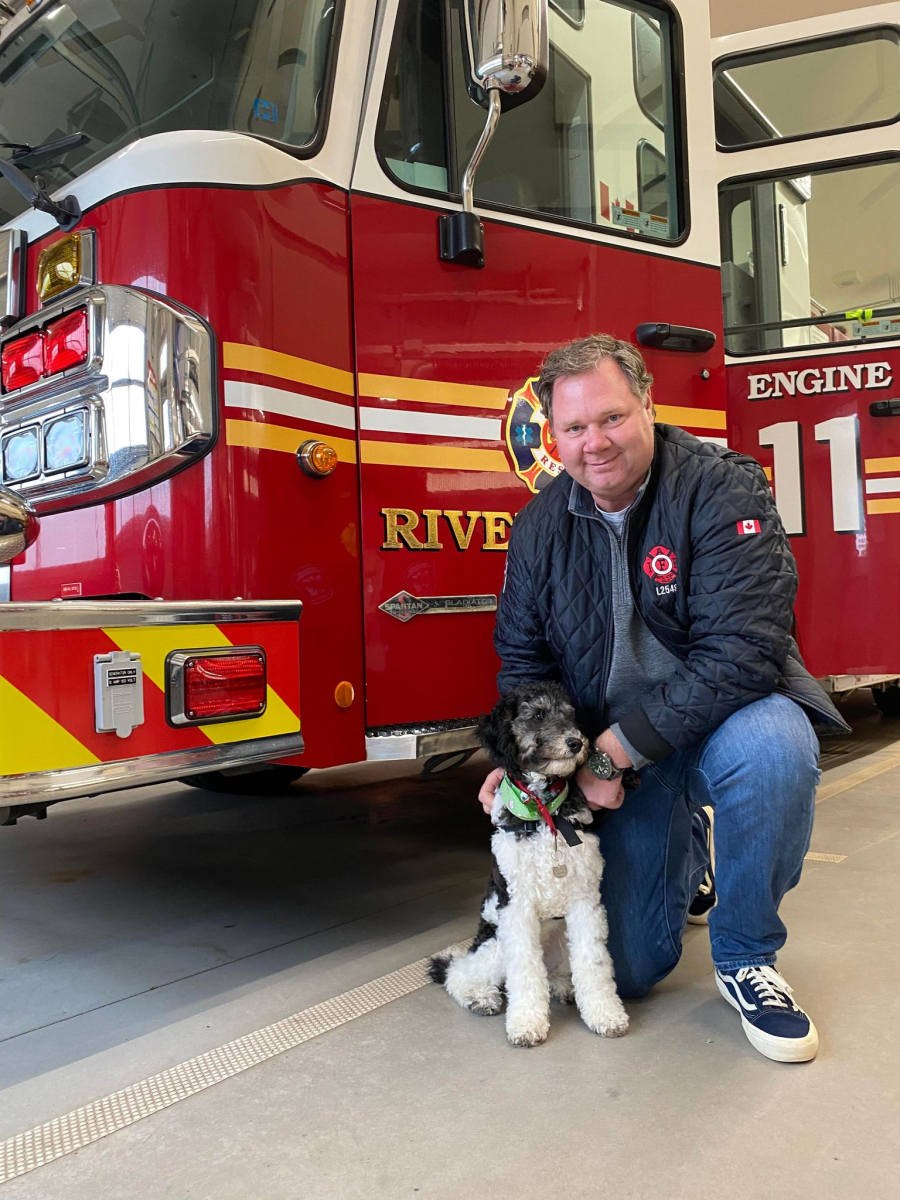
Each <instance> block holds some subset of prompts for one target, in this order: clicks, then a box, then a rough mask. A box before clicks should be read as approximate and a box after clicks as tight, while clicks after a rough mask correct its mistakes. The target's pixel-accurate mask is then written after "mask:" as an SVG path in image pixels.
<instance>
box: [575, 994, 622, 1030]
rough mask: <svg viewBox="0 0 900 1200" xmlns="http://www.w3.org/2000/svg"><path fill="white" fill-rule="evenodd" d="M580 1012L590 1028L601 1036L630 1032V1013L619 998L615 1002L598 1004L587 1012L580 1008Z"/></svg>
mask: <svg viewBox="0 0 900 1200" xmlns="http://www.w3.org/2000/svg"><path fill="white" fill-rule="evenodd" d="M579 1012H580V1013H581V1019H582V1020H583V1021H584V1023H585V1025H587V1027H588V1029H590V1031H591V1032H592V1033H598V1034H599V1035H600V1036H601V1037H608V1038H614V1037H624V1036H625V1034H626V1033H627V1032H628V1013H626V1011H625V1009H624V1008H623V1007H622V1003H621V1001H619V1000H616V1002H615V1003H614V1004H610V1003H607V1004H603V1005H596V1006H595V1007H594V1008H593V1009H590V1010H588V1011H587V1012H586V1011H585V1010H584V1009H583V1008H580V1009H579Z"/></svg>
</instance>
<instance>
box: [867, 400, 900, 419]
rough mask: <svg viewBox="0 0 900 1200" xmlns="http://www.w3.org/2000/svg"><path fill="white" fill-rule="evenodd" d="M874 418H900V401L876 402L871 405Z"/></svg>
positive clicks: (870, 410) (870, 413)
mask: <svg viewBox="0 0 900 1200" xmlns="http://www.w3.org/2000/svg"><path fill="white" fill-rule="evenodd" d="M869 415H870V416H873V417H900V400H875V401H873V403H872V404H870V405H869Z"/></svg>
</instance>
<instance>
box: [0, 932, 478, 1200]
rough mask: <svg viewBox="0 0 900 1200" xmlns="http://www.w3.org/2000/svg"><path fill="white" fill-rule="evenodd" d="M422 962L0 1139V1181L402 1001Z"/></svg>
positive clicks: (421, 981)
mask: <svg viewBox="0 0 900 1200" xmlns="http://www.w3.org/2000/svg"><path fill="white" fill-rule="evenodd" d="M467 946H468V942H465V943H462V944H461V945H459V946H451V947H450V948H449V949H448V950H445V951H443V953H444V954H449V953H456V952H462V951H464V950H465V949H466V947H467ZM427 965H428V959H427V958H420V959H419V961H418V962H414V963H410V964H409V966H407V967H401V968H400V969H399V970H397V971H392V972H391V973H390V974H389V975H382V976H381V978H379V979H373V980H372V981H371V983H364V984H362V986H361V987H357V988H353V989H352V990H351V991H349V992H343V993H342V994H341V995H340V996H334V997H332V999H331V1000H324V1001H322V1003H321V1004H314V1005H313V1006H312V1007H311V1008H306V1009H304V1010H303V1011H302V1012H298V1013H294V1015H293V1016H291V1017H285V1018H284V1020H282V1021H276V1022H275V1023H274V1024H273V1025H266V1026H265V1027H264V1028H263V1029H257V1030H256V1031H255V1032H254V1033H248V1034H245V1035H244V1036H243V1037H239V1038H236V1039H235V1040H234V1041H233V1042H226V1043H225V1045H224V1046H218V1047H217V1048H216V1049H215V1050H207V1051H206V1053H205V1054H198V1055H197V1057H196V1058H189V1059H188V1060H187V1062H183V1063H179V1064H178V1065H177V1066H174V1067H168V1068H167V1069H166V1070H165V1071H160V1072H159V1074H157V1075H151V1076H150V1077H149V1078H148V1079H142V1080H141V1081H140V1082H139V1083H133V1084H131V1085H130V1086H129V1087H126V1088H122V1089H121V1091H118V1092H113V1093H112V1095H110V1096H104V1097H103V1098H102V1099H101V1100H93V1101H92V1102H91V1103H90V1104H86V1105H84V1107H83V1108H76V1109H75V1110H74V1111H73V1112H69V1113H66V1114H65V1116H62V1117H55V1118H54V1119H53V1120H52V1121H46V1122H44V1124H43V1125H36V1126H35V1128H34V1129H29V1130H27V1131H26V1132H25V1133H19V1134H16V1135H15V1136H14V1137H11V1138H7V1140H6V1141H5V1142H3V1143H2V1145H0V1184H2V1183H7V1182H8V1181H9V1180H10V1179H16V1178H17V1177H18V1176H19V1175H25V1174H27V1173H28V1172H29V1171H34V1170H35V1169H36V1168H37V1167H42V1166H44V1165H45V1164H46V1163H50V1162H53V1161H54V1160H56V1159H58V1158H63V1157H64V1156H65V1155H66V1154H71V1153H72V1152H73V1151H75V1150H80V1149H81V1148H82V1147H84V1146H89V1145H91V1143H92V1142H98V1141H99V1140H100V1139H101V1138H105V1137H109V1135H110V1134H111V1133H117V1132H118V1131H119V1130H120V1129H126V1128H127V1127H128V1126H129V1125H133V1124H134V1123H135V1122H136V1121H142V1120H143V1119H144V1117H149V1116H152V1115H153V1113H156V1112H160V1110H162V1109H164V1108H170V1107H171V1106H172V1105H173V1104H178V1102H179V1101H180V1100H187V1099H188V1098H189V1097H190V1096H195V1095H196V1094H197V1093H198V1092H202V1091H205V1090H206V1089H207V1088H210V1087H214V1086H215V1084H217V1083H222V1082H223V1081H224V1080H226V1079H231V1078H232V1077H233V1076H235V1075H240V1074H241V1072H242V1071H247V1070H249V1069H250V1067H255V1066H256V1065H257V1064H258V1063H261V1062H265V1061H266V1060H267V1059H270V1058H275V1057H276V1056H277V1055H279V1054H284V1052H285V1051H286V1050H293V1049H294V1048H295V1047H296V1046H302V1045H303V1043H304V1042H308V1041H311V1040H312V1039H313V1038H316V1037H320V1036H321V1035H322V1034H323V1033H329V1032H330V1031H331V1030H332V1029H337V1028H338V1027H339V1026H340V1025H346V1024H347V1022H348V1021H355V1020H356V1018H357V1017H363V1016H365V1015H366V1014H367V1013H370V1012H374V1011H375V1009H377V1008H382V1007H383V1006H384V1005H385V1004H390V1003H391V1001H392V1000H399V999H400V998H401V997H403V996H408V995H409V994H410V993H411V992H415V991H416V990H417V989H418V988H420V987H424V985H425V984H426V983H427V982H428V978H427V976H426V974H425V968H426V967H427Z"/></svg>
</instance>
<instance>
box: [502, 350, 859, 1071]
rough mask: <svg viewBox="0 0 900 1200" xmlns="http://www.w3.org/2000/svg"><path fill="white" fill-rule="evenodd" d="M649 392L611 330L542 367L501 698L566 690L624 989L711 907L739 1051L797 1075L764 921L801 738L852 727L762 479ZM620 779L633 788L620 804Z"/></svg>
mask: <svg viewBox="0 0 900 1200" xmlns="http://www.w3.org/2000/svg"><path fill="white" fill-rule="evenodd" d="M652 382H653V380H652V376H651V375H650V374H649V372H648V371H647V367H646V365H645V363H644V360H643V358H642V357H641V355H640V353H639V352H638V350H637V349H636V348H635V347H634V346H632V345H630V344H629V343H628V342H623V341H619V340H617V339H616V338H613V337H610V336H609V335H606V334H598V335H596V336H592V337H587V338H582V339H580V340H579V341H575V342H572V343H571V344H570V345H567V346H563V347H561V348H560V349H559V350H554V351H553V352H552V353H551V354H550V355H549V356H548V357H547V359H546V361H545V362H544V365H543V368H542V370H541V376H540V379H539V381H538V384H537V388H536V391H537V394H538V397H539V398H540V401H541V405H542V409H543V412H544V415H545V416H546V417H547V419H548V420H549V421H550V424H551V429H552V431H553V435H554V437H555V439H556V444H557V447H558V453H559V458H560V461H561V462H562V464H563V466H564V468H565V472H564V473H563V474H561V475H560V476H559V477H558V478H557V479H555V480H554V481H553V482H552V483H551V484H550V485H549V486H548V487H547V488H545V489H544V491H542V492H541V493H540V495H539V496H537V497H536V498H535V499H534V500H532V501H531V502H530V503H529V504H528V505H527V507H526V508H525V509H524V510H523V511H522V512H521V513H520V514H519V516H518V517H517V519H516V522H515V525H514V527H513V532H512V537H511V540H510V545H509V555H508V563H507V573H506V581H505V584H504V588H503V594H502V597H501V601H500V607H499V611H498V614H497V627H496V633H495V639H494V641H495V646H496V648H497V653H498V654H499V655H500V657H501V659H502V668H501V671H500V675H499V679H498V683H499V688H500V691H501V693H503V692H505V691H508V690H509V689H510V688H512V687H515V686H516V685H518V684H520V683H525V682H529V681H533V680H539V679H550V678H552V679H559V680H561V681H562V683H563V684H564V686H565V687H566V688H567V690H568V691H569V693H570V695H571V696H572V699H573V700H574V701H575V703H576V705H578V706H580V707H581V708H582V709H583V710H584V711H585V713H587V714H588V715H589V717H590V718H591V719H592V720H593V722H594V730H595V732H596V740H595V753H594V754H593V755H592V756H591V758H590V759H589V761H588V765H587V766H586V767H583V768H582V770H581V772H580V774H579V776H578V782H579V784H580V786H581V788H582V790H583V791H584V793H585V795H586V797H587V799H588V803H589V804H590V805H591V807H592V808H595V809H617V810H619V811H617V812H615V813H614V814H613V815H612V816H611V817H610V819H609V820H608V821H607V822H606V823H605V824H604V826H603V828H602V830H601V832H600V843H601V849H602V851H603V855H604V858H605V859H606V871H605V875H604V880H603V898H604V902H605V904H606V907H607V911H608V914H609V924H610V938H609V948H610V951H611V953H612V957H613V962H614V963H615V968H616V978H617V981H618V987H619V991H620V993H621V994H622V995H623V996H626V997H628V996H642V995H644V994H645V993H646V992H648V991H649V990H650V988H652V987H653V985H654V984H655V983H657V982H658V981H659V980H660V979H662V978H663V977H664V976H665V975H667V974H668V973H669V972H670V971H671V970H672V968H673V967H674V966H675V964H676V963H677V962H678V959H679V957H680V955H681V935H682V930H683V928H684V924H685V921H686V919H688V916H689V908H691V909H693V910H694V911H695V915H696V916H701V917H702V916H705V915H706V912H705V910H708V921H709V929H710V941H711V945H712V956H713V960H714V962H715V968H716V974H715V978H716V983H717V985H718V988H719V991H720V992H721V994H722V996H723V997H724V998H725V1000H727V1001H728V1003H729V1004H730V1005H731V1006H732V1007H733V1008H735V1009H737V1011H738V1012H739V1013H740V1015H741V1020H742V1023H743V1028H744V1031H745V1032H746V1034H747V1037H748V1038H749V1040H750V1042H751V1043H752V1044H753V1046H754V1047H755V1048H756V1049H757V1050H759V1051H760V1052H761V1053H762V1054H765V1055H767V1056H768V1057H769V1058H773V1059H777V1060H778V1061H781V1062H802V1061H805V1060H807V1059H810V1058H814V1057H815V1054H816V1050H817V1047H818V1036H817V1034H816V1029H815V1026H814V1025H813V1023H812V1021H811V1020H810V1018H809V1017H808V1016H807V1014H806V1013H805V1012H804V1011H803V1009H802V1008H801V1007H800V1006H799V1005H798V1004H797V1002H796V1000H795V999H794V997H793V994H792V991H791V988H790V987H789V986H788V984H787V982H786V981H785V979H784V977H783V976H782V975H781V974H780V972H779V971H778V970H777V969H776V966H775V960H776V955H777V953H778V951H779V950H780V949H781V947H782V946H783V945H784V943H785V940H786V936H787V932H786V930H785V927H784V924H783V922H782V921H781V919H780V917H779V915H778V907H779V904H780V903H781V899H782V897H783V896H784V894H785V892H787V891H788V890H789V889H790V888H792V887H794V886H795V885H796V883H797V882H798V880H799V878H800V872H801V868H802V864H803V857H804V855H805V854H806V851H807V848H808V846H809V838H810V832H811V829H812V821H813V809H814V803H815V790H816V785H817V783H818V780H819V770H818V750H819V747H818V741H817V739H816V735H815V733H814V732H813V727H812V724H811V722H812V721H815V722H817V723H819V724H825V725H831V726H839V727H842V728H846V725H845V724H844V722H843V721H842V719H841V717H840V716H839V714H838V713H837V711H836V709H835V708H834V707H833V705H832V704H831V703H830V701H829V700H828V699H827V697H826V696H825V694H824V692H823V691H822V689H821V688H820V687H819V685H818V684H817V683H816V682H815V680H814V679H813V678H812V676H811V675H810V674H809V673H808V671H807V670H806V668H805V667H804V665H803V662H802V660H801V658H800V654H799V652H798V650H797V645H796V643H795V642H794V640H793V638H792V636H791V628H792V608H793V603H794V596H795V593H796V590H797V572H796V567H795V564H794V558H793V555H792V554H791V550H790V546H789V543H788V539H787V537H786V536H785V532H784V529H783V528H782V525H781V522H780V520H779V518H778V513H777V511H776V509H775V505H774V503H773V500H772V495H771V492H770V490H769V486H768V484H767V482H766V479H765V475H764V474H763V471H762V469H761V467H760V466H759V464H758V463H757V462H756V461H755V460H754V459H751V458H748V457H745V456H742V455H739V454H735V453H734V452H732V451H729V450H726V449H724V448H723V447H720V446H716V445H712V444H710V443H707V442H702V441H700V440H699V439H698V438H696V437H694V436H692V435H691V434H689V433H685V432H684V431H683V430H681V429H678V428H675V427H674V426H671V425H664V424H660V423H657V422H656V420H655V410H654V407H653V402H652V399H651V395H650V386H651V384H652ZM629 769H630V770H634V771H635V772H636V773H637V774H638V775H639V776H640V781H641V786H640V787H639V788H638V789H637V790H635V791H629V792H628V794H627V798H626V793H625V791H624V789H623V785H622V774H623V771H625V770H629ZM498 775H499V773H498V772H496V771H495V772H492V773H491V775H490V776H489V777H488V779H487V780H486V781H485V785H484V787H483V788H482V791H481V794H480V799H481V801H482V803H483V804H484V805H485V808H486V810H487V811H490V807H491V805H492V803H493V793H494V787H495V786H496V784H497V782H498ZM712 813H714V814H715V852H716V874H715V880H714V881H713V877H712V868H711V865H710V853H709V851H710V846H711V837H710V821H711V816H710V815H709V814H712ZM701 885H704V886H702V887H701ZM692 901H693V903H692Z"/></svg>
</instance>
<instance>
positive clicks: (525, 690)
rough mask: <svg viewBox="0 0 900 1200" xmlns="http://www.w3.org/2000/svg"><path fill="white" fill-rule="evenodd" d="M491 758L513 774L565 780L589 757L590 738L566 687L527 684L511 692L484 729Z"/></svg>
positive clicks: (481, 729) (481, 730)
mask: <svg viewBox="0 0 900 1200" xmlns="http://www.w3.org/2000/svg"><path fill="white" fill-rule="evenodd" d="M479 733H480V736H481V744H482V746H484V748H485V750H486V751H487V753H488V755H489V756H490V758H491V760H492V761H493V762H495V763H496V764H497V766H499V767H503V768H504V770H506V771H507V772H509V773H511V774H519V773H525V772H528V771H534V772H536V773H537V774H539V775H546V776H554V777H556V778H566V777H568V776H569V775H574V773H575V771H576V770H577V769H578V768H579V767H580V766H581V764H582V763H583V762H584V761H585V759H586V758H587V756H588V740H587V738H586V737H585V736H584V734H583V733H582V732H581V730H580V729H579V728H578V725H577V723H576V720H575V709H574V708H573V707H572V704H571V702H570V700H569V697H568V696H567V695H566V693H565V690H564V688H563V687H562V686H561V684H558V683H553V682H546V683H526V684H523V685H522V686H521V687H517V688H514V689H513V690H512V691H511V692H507V694H506V695H505V696H502V697H501V698H500V700H498V702H497V703H496V705H495V706H494V708H493V710H492V711H491V712H490V713H488V715H487V716H486V717H483V718H482V720H481V723H480V726H479Z"/></svg>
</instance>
